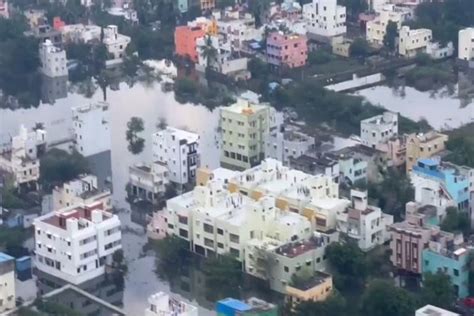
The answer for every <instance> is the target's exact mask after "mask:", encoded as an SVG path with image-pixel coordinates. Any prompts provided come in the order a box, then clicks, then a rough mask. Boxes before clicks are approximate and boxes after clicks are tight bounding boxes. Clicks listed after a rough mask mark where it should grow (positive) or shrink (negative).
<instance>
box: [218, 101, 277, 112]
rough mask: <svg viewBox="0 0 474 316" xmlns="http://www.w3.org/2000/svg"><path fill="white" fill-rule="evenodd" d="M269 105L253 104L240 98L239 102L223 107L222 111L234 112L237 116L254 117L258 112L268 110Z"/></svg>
mask: <svg viewBox="0 0 474 316" xmlns="http://www.w3.org/2000/svg"><path fill="white" fill-rule="evenodd" d="M268 107H269V105H267V104H260V103H253V102H250V101H249V100H245V99H242V98H238V99H237V102H236V103H234V104H232V105H230V106H226V107H221V110H223V111H226V112H233V113H237V114H245V115H253V114H255V113H256V112H259V111H261V110H264V109H266V108H268Z"/></svg>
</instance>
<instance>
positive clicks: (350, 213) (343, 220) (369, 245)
mask: <svg viewBox="0 0 474 316" xmlns="http://www.w3.org/2000/svg"><path fill="white" fill-rule="evenodd" d="M367 198H368V197H367V192H360V191H355V190H351V205H350V206H349V207H348V208H347V209H346V210H345V211H344V212H341V213H339V214H338V215H337V230H338V231H339V232H341V233H344V234H347V236H348V237H349V238H352V239H354V240H355V241H356V242H357V244H358V246H359V248H360V249H361V250H362V251H369V250H370V249H373V248H374V247H376V246H378V245H382V244H383V243H385V242H386V241H388V240H390V234H389V233H388V232H387V226H388V225H391V224H393V216H392V215H388V214H385V213H383V212H382V211H381V210H380V208H378V207H375V206H371V205H368V201H367Z"/></svg>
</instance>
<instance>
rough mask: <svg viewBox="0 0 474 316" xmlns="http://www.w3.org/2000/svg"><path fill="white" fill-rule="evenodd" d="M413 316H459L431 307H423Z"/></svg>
mask: <svg viewBox="0 0 474 316" xmlns="http://www.w3.org/2000/svg"><path fill="white" fill-rule="evenodd" d="M415 316H460V315H459V314H458V313H453V312H450V311H448V310H445V309H443V308H439V307H436V306H433V305H425V306H423V307H422V308H419V309H417V310H416V312H415Z"/></svg>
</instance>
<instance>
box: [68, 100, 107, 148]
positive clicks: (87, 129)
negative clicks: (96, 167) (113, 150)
mask: <svg viewBox="0 0 474 316" xmlns="http://www.w3.org/2000/svg"><path fill="white" fill-rule="evenodd" d="M109 116H110V111H109V104H108V103H106V102H97V103H93V104H89V105H84V106H79V107H75V108H72V128H73V132H74V145H75V148H76V150H77V151H78V152H79V153H80V154H82V155H83V156H85V157H88V156H92V155H96V154H99V153H101V152H104V151H108V150H110V142H111V134H110V121H109Z"/></svg>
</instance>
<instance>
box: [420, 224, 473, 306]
mask: <svg viewBox="0 0 474 316" xmlns="http://www.w3.org/2000/svg"><path fill="white" fill-rule="evenodd" d="M469 254H470V250H469V249H468V248H465V247H464V245H463V239H462V235H461V236H454V235H453V234H452V233H447V232H444V231H439V232H438V233H437V234H433V235H432V236H431V239H430V241H429V246H428V248H426V249H424V250H423V254H422V256H423V274H425V273H428V272H431V273H433V274H435V273H438V272H442V273H445V274H447V275H448V276H449V277H450V279H451V283H452V284H453V286H454V288H455V291H456V295H457V296H458V297H459V298H465V297H467V296H468V295H469V267H468V264H469Z"/></svg>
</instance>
